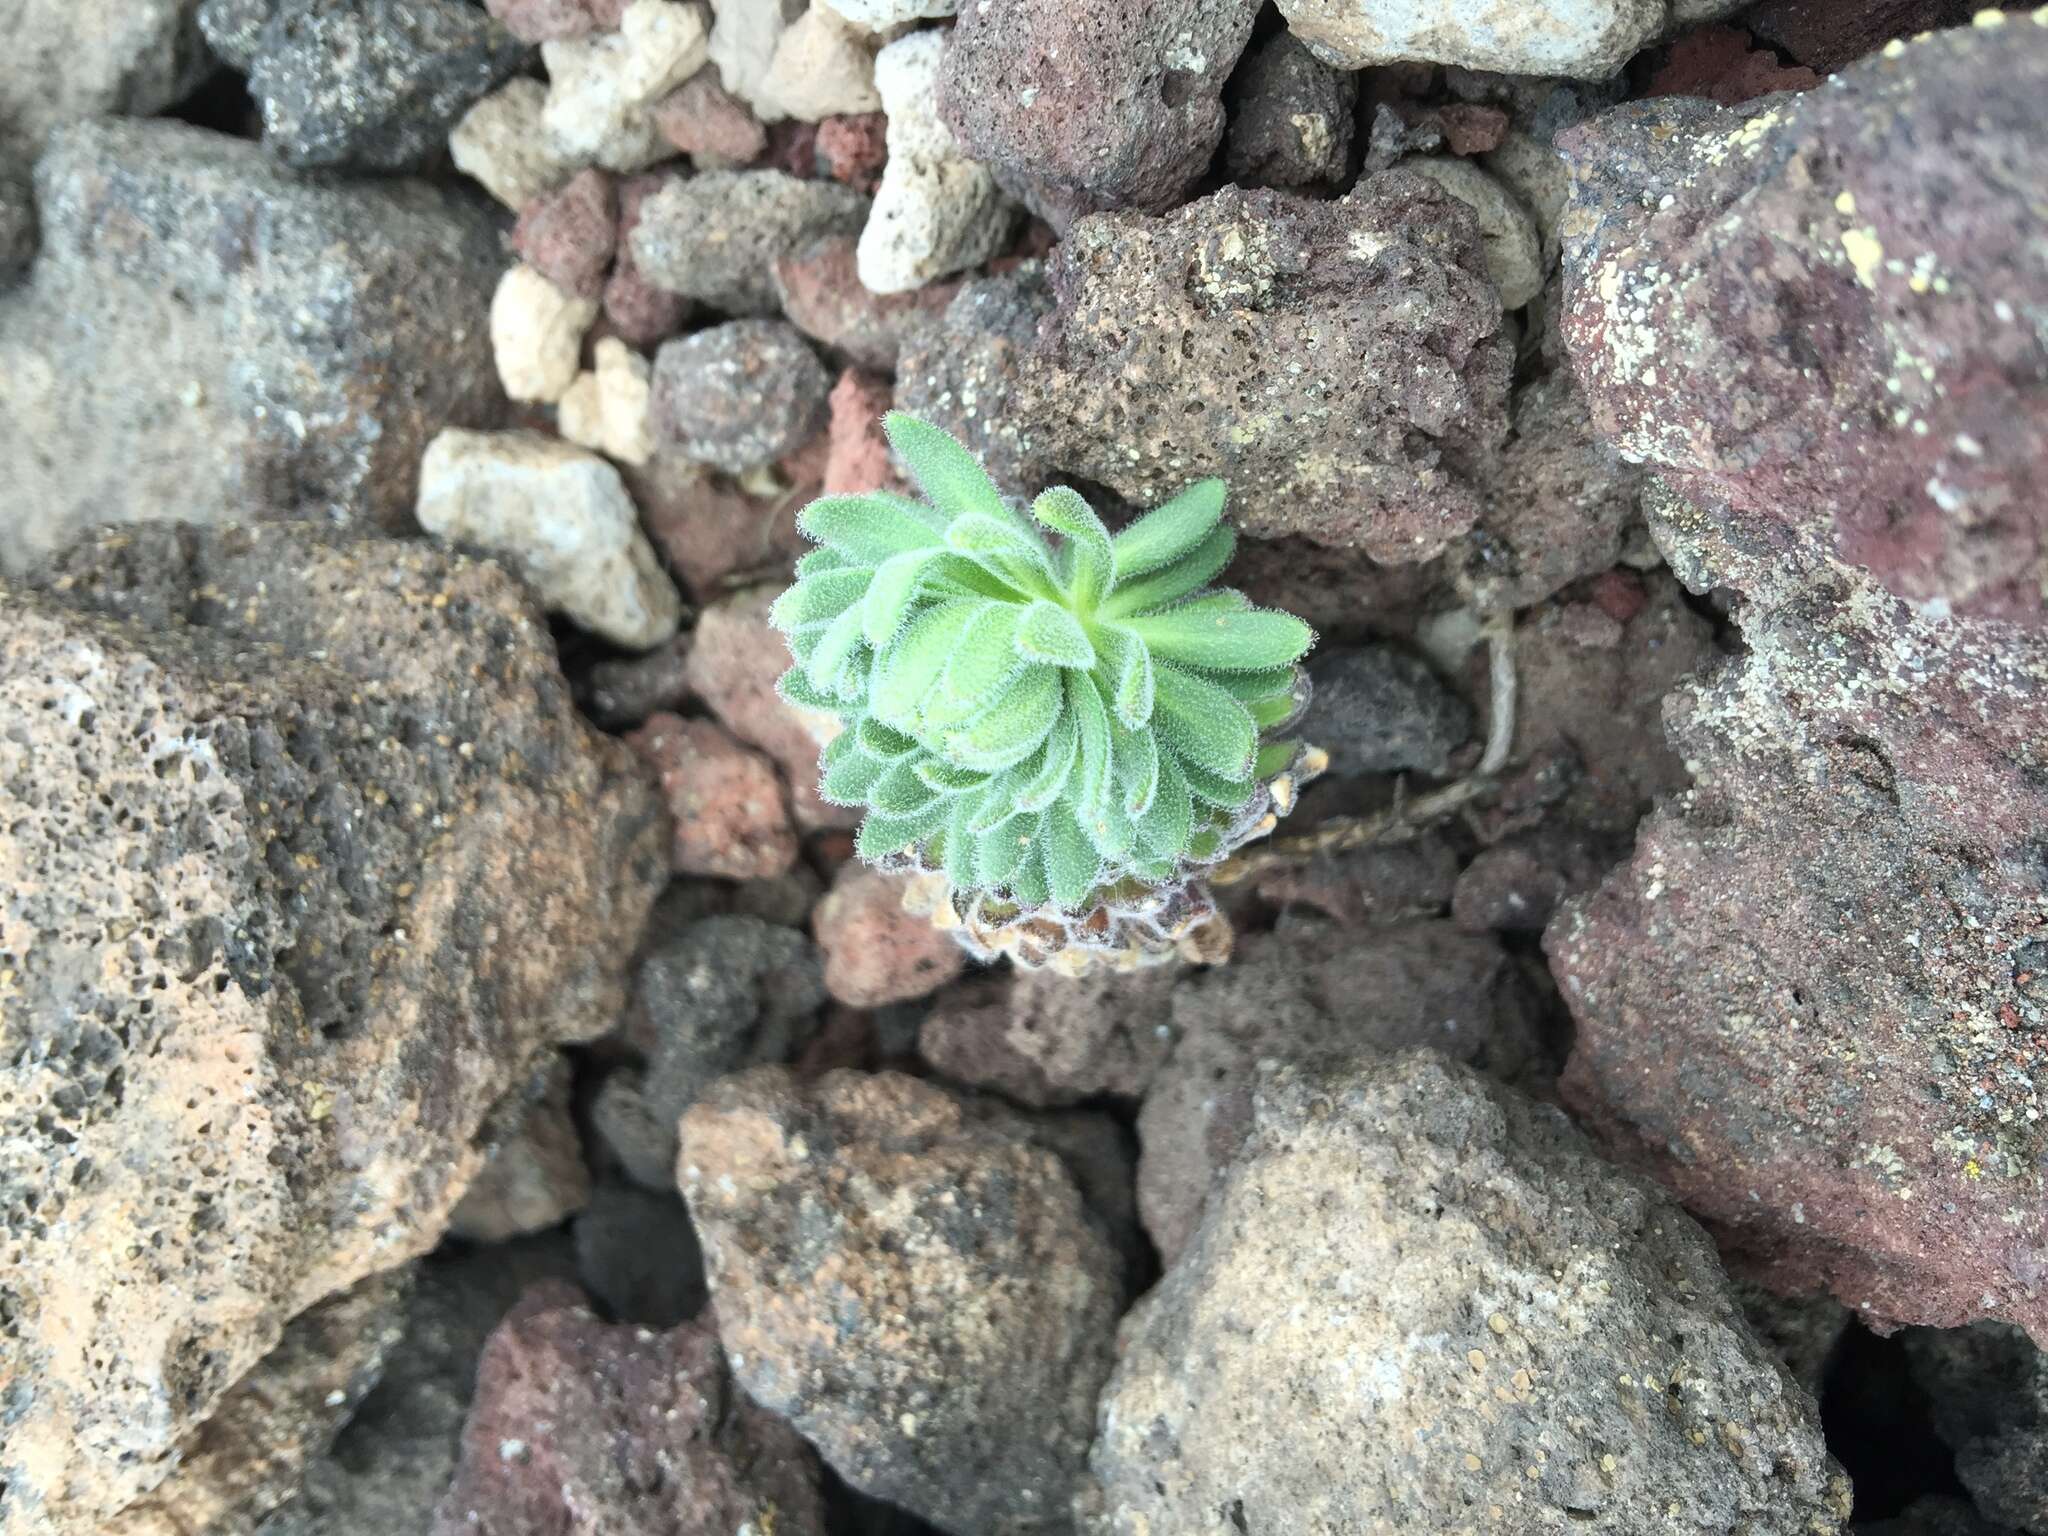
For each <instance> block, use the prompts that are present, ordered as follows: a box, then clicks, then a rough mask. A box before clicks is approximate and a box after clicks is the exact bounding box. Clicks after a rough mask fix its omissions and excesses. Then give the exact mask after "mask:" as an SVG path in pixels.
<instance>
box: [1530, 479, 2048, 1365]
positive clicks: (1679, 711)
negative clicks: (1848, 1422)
mask: <svg viewBox="0 0 2048 1536" xmlns="http://www.w3.org/2000/svg"><path fill="white" fill-rule="evenodd" d="M1653 526H1654V527H1655V529H1656V531H1657V535H1658V540H1659V543H1660V545H1661V546H1662V547H1663V548H1665V549H1666V550H1667V551H1668V552H1670V554H1671V556H1672V558H1673V560H1674V563H1675V564H1676V565H1677V566H1678V568H1679V569H1680V570H1681V572H1682V573H1684V574H1686V575H1687V577H1688V579H1689V580H1690V581H1692V582H1693V583H1694V584H1695V585H1698V586H1705V585H1708V584H1710V583H1711V584H1717V585H1726V586H1732V587H1734V588H1735V589H1736V590H1738V591H1740V592H1741V593H1743V594H1744V596H1745V599H1746V601H1745V602H1744V604H1743V606H1742V607H1740V608H1739V609H1738V610H1737V612H1736V619H1737V622H1738V624H1739V625H1740V627H1741V629H1742V633H1743V636H1744V638H1745V639H1746V640H1747V642H1748V645H1749V654H1748V656H1747V657H1746V658H1745V659H1744V660H1743V661H1742V662H1741V663H1740V664H1739V665H1736V666H1732V667H1730V668H1728V669H1727V670H1725V671H1723V672H1721V673H1719V674H1716V675H1715V676H1714V677H1713V678H1712V679H1711V680H1709V681H1706V682H1703V683H1700V684H1696V685H1694V686H1692V687H1689V688H1686V689H1682V690H1681V691H1679V692H1678V693H1677V694H1676V695H1674V697H1673V698H1672V700H1671V701H1670V702H1669V704H1668V705H1667V709H1666V712H1667V718H1668V723H1669V729H1670V731H1671V734H1672V737H1673V740H1674V742H1675V744H1676V745H1677V747H1678V748H1679V750H1680V751H1681V752H1682V753H1683V754H1684V757H1685V759H1686V762H1687V765H1688V766H1689V767H1690V769H1691V771H1692V776H1693V785H1692V788H1691V789H1690V790H1689V791H1687V792H1686V793H1685V794H1683V795H1681V796H1679V797H1677V798H1676V799H1673V800H1671V801H1670V802H1668V803H1667V805H1666V807H1665V808H1664V809H1662V810H1660V811H1659V812H1658V813H1657V814H1655V815H1654V816H1652V817H1651V818H1650V819H1649V820H1648V821H1646V822H1644V823H1643V825H1642V827H1641V828H1640V829H1639V831H1638V833H1637V839H1636V851H1635V856H1634V858H1633V859H1632V861H1631V862H1630V863H1629V864H1628V865H1627V866H1626V867H1624V868H1623V869H1621V870H1620V871H1618V872H1616V873H1615V875H1614V876H1613V877H1612V878H1610V879H1609V880H1608V882H1607V883H1606V885H1604V886H1603V887H1602V888H1601V889H1600V891H1599V892H1598V893H1597V894H1595V895H1593V896H1591V897H1589V898H1587V899H1585V900H1583V901H1580V902H1577V903H1574V904H1571V905H1569V906H1567V907H1566V908H1565V910H1564V911H1563V912H1561V913H1560V914H1559V915H1558V917H1557V918H1556V920H1555V921H1554V922H1553V923H1552V925H1551V927H1550V930H1549V933H1548V935H1547V939H1546V943H1547V947H1548V949H1549V951H1550V957H1551V966H1552V969H1553V970H1554V971H1555V973H1556V974H1557V977H1558V980H1559V983H1560V985H1561V987H1562V989H1563V993H1564V997H1565V1000H1566V1002H1567V1003H1568V1004H1569V1005H1570V1007H1571V1010H1572V1013H1573V1016H1574V1018H1575V1019H1576V1021H1577V1025H1578V1030H1577V1044H1576V1048H1575V1049H1574V1052H1573V1055H1572V1058H1571V1061H1570V1063H1569V1065H1568V1067H1567V1070H1566V1073H1565V1077H1564V1088H1565V1091H1566V1093H1567V1095H1568V1097H1569V1098H1570V1100H1571V1101H1572V1102H1573V1103H1574V1104H1575V1106H1576V1107H1578V1108H1579V1109H1580V1110H1581V1112H1582V1113H1583V1114H1584V1115H1585V1116H1586V1117H1587V1119H1588V1120H1589V1121H1590V1122H1591V1124H1592V1125H1593V1126H1595V1127H1596V1128H1597V1129H1598V1130H1599V1132H1600V1133H1601V1134H1602V1135H1603V1136H1604V1137H1605V1138H1606V1139H1607V1140H1608V1142H1609V1144H1610V1145H1611V1146H1612V1147H1613V1148H1614V1149H1615V1150H1616V1151H1617V1152H1618V1153H1620V1154H1622V1155H1624V1156H1626V1157H1628V1158H1630V1159H1631V1160H1633V1161H1635V1162H1637V1163H1638V1164H1640V1165H1641V1166H1644V1167H1646V1168H1648V1169H1649V1170H1651V1171H1653V1172H1654V1173H1656V1175H1657V1176H1658V1177H1660V1178H1662V1179H1663V1180H1664V1181H1665V1182H1666V1183H1668V1184H1670V1185H1671V1186H1672V1187H1673V1188H1674V1189H1675V1190H1676V1191H1677V1192H1678V1194H1679V1196H1680V1198H1681V1199H1682V1200H1683V1201H1684V1202H1685V1203H1686V1204H1687V1206H1688V1207H1690V1208H1691V1209H1693V1210H1694V1211H1696V1212H1697V1213H1698V1214H1699V1215H1700V1216H1702V1218H1704V1219H1706V1220H1707V1221H1709V1222H1710V1223H1711V1224H1713V1225H1714V1226H1715V1227H1716V1228H1717V1230H1718V1234H1719V1236H1720V1238H1721V1240H1722V1244H1723V1250H1724V1252H1726V1253H1727V1254H1728V1255H1729V1256H1730V1260H1731V1263H1734V1264H1737V1265H1739V1266H1741V1267H1743V1268H1745V1269H1747V1270H1750V1271H1752V1272H1754V1273H1755V1274H1756V1275H1757V1276H1758V1277H1759V1278H1761V1279H1763V1280H1764V1281H1765V1282H1766V1283H1768V1284H1770V1285H1772V1286H1773V1287H1774V1288H1776V1289H1780V1290H1784V1291H1786V1292H1791V1293H1798V1292H1805V1291H1811V1290H1815V1289H1822V1288H1825V1289H1827V1290H1830V1291H1832V1292H1833V1293H1834V1294H1835V1295H1836V1296H1837V1297H1839V1298H1840V1299H1841V1300H1842V1301H1843V1302H1844V1303H1846V1304H1847V1305H1849V1306H1852V1307H1854V1308H1856V1309H1857V1310H1858V1311H1860V1312H1861V1313H1862V1314H1863V1315H1864V1317H1865V1318H1867V1319H1868V1320H1869V1321H1871V1322H1872V1323H1874V1324H1875V1325H1877V1326H1879V1327H1889V1326H1891V1325H1892V1324H1895V1323H1899V1322H1923V1323H1932V1324H1936V1325H1940V1326H1953V1325H1956V1324H1959V1323H1963V1322H1967V1321H1969V1320H1971V1319H1972V1318H1976V1317H1981V1316H1986V1315H1990V1316H1996V1317H2001V1318H2004V1319H2006V1320H2008V1321H2011V1322H2015V1323H2019V1324H2021V1325H2023V1326H2026V1327H2028V1328H2029V1329H2030V1330H2031V1331H2032V1332H2033V1333H2034V1335H2035V1336H2036V1337H2037V1338H2048V1289H2044V1286H2043V1279H2044V1276H2048V1208H2044V1206H2043V1204H2042V1202H2041V1200H2040V1197H2039V1191H2038V1188H2037V1186H2036V1180H2035V1170H2036V1169H2037V1168H2038V1167H2039V1165H2040V1162H2041V1160H2042V1159H2043V1157H2044V1156H2048V1121H2044V1120H2043V1119H2042V1113H2041V1112H2042V1104H2041V1098H2040V1087H2039V1084H2040V1083H2041V1082H2042V1081H2043V1075H2044V1073H2048V989H2044V988H2043V986H2042V984H2041V975H2042V973H2043V971H2044V969H2048V928H2044V925H2043V920H2042V875H2041V862H2040V846H2041V843H2040V839H2041V828H2042V826H2043V825H2048V789H2044V788H2043V786H2044V784H2048V771H2044V770H2048V640H2044V638H2043V632H2042V630H2041V629H2039V628H2038V627H2032V628H2022V627H2019V626H2015V625H2012V624H2009V623H2005V622H2002V621H1998V620H1992V619H1961V618H1956V617H1949V618H1946V619H1942V618H1935V617H1931V616H1929V615H1928V614H1927V613H1926V612H1925V611H1924V610H1920V609H1917V608H1916V607H1915V606H1914V605H1912V604H1910V603H1908V602H1906V601H1904V600H1903V599H1900V598H1898V597H1896V596H1894V595H1892V594H1889V593H1887V592H1886V591H1885V590H1884V589H1883V588H1882V587H1881V586H1879V585H1878V584H1877V583H1876V581H1875V580H1874V579H1872V578H1871V577H1869V576H1868V575H1866V574H1864V573H1861V572H1858V571H1856V570H1854V569H1852V568H1849V567H1846V566H1845V565H1843V564H1842V563H1841V562H1840V561H1839V560H1837V559H1834V558H1832V557H1831V556H1830V554H1829V553H1828V548H1827V542H1824V541H1826V535H1825V534H1823V533H1820V532H1817V531H1816V532H1814V533H1810V534H1809V535H1807V538H1806V541H1805V542H1804V543H1800V542H1797V541H1793V540H1788V538H1787V536H1786V531H1785V529H1784V526H1783V524H1782V523H1781V522H1780V521H1779V520H1778V518H1777V516H1776V515H1775V514H1774V513H1771V512H1756V513H1745V512H1741V511H1739V510H1737V509H1734V508H1731V507H1728V506H1726V505H1693V504H1688V503H1684V502H1681V501H1678V500H1676V499H1670V500H1667V501H1665V502H1664V503H1662V504H1661V505H1660V507H1659V508H1658V516H1657V518H1656V520H1655V521H1654V523H1653ZM1638 622H1640V621H1638Z"/></svg>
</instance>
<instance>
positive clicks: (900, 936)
mask: <svg viewBox="0 0 2048 1536" xmlns="http://www.w3.org/2000/svg"><path fill="white" fill-rule="evenodd" d="M811 931H812V932H813V933H814V934H816V935H817V939H818V947H819V948H820V949H822V950H824V951H825V990H826V991H828V992H830V993H831V994H832V995H833V996H834V997H836V998H838V999H839V1001H840V1002H842V1003H846V1004H848V1005H850V1006H851V1007H855V1008H879V1007H881V1006H882V1005H883V1004H884V1003H901V1002H907V1001H908V1000H909V999H911V998H913V997H924V996H926V995H927V994H929V993H932V992H936V991H937V990H938V989H939V988H940V987H943V986H944V985H945V984H946V983H947V982H949V981H951V980H952V979H953V978H954V977H955V976H958V975H959V974H960V973H961V972H962V971H964V970H966V969H967V952H966V951H965V950H963V949H962V948H961V947H960V946H959V945H958V944H956V943H954V942H953V939H952V937H951V935H949V934H947V933H946V932H944V931H943V930H941V929H939V928H935V927H933V926H932V922H931V919H930V918H929V917H925V916H922V915H920V914H918V913H915V912H906V911H904V910H903V880H902V877H901V876H897V875H885V874H883V873H882V872H881V871H880V870H876V869H869V868H868V867H867V866H866V865H865V864H860V863H849V864H843V865H841V866H840V869H839V874H838V876H837V877H836V878H835V879H834V880H833V882H832V889H831V890H829V891H827V892H826V893H825V899H824V900H823V901H821V902H819V903H818V905H817V909H816V910H815V911H814V912H812V914H811Z"/></svg>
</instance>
